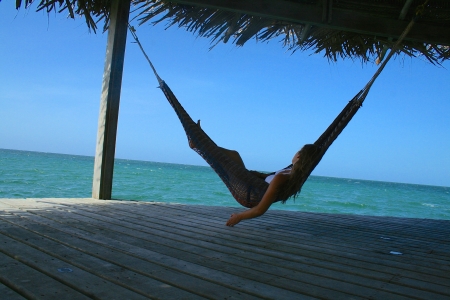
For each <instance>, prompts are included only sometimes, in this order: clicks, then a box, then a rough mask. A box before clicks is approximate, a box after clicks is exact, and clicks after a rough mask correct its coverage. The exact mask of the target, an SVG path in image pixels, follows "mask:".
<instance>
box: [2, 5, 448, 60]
mask: <svg viewBox="0 0 450 300" xmlns="http://www.w3.org/2000/svg"><path fill="white" fill-rule="evenodd" d="M0 1H1V0H0ZM22 2H24V3H22ZM32 2H33V1H32V0H25V1H20V0H17V1H16V6H17V7H18V8H19V7H21V6H22V5H24V6H26V7H27V6H29V5H30V4H31V3H32ZM131 2H132V8H131V10H132V11H134V13H135V14H137V17H136V19H137V20H138V22H139V24H145V23H159V22H165V23H166V24H167V26H174V25H175V26H179V27H181V28H184V29H186V30H188V31H191V32H194V33H195V34H197V35H199V36H202V37H206V38H209V39H210V40H211V43H212V45H213V46H214V45H216V44H217V43H220V42H233V43H235V44H236V45H239V46H242V45H244V44H245V43H246V42H247V41H248V40H250V39H256V40H258V41H263V42H264V41H269V40H272V39H278V40H281V41H282V44H283V46H284V47H286V48H288V49H289V50H291V51H298V50H312V51H314V52H316V53H321V54H323V55H324V56H325V57H327V58H328V59H330V60H337V59H338V58H339V57H341V58H351V59H361V60H362V61H363V62H367V61H374V60H375V59H376V58H378V57H379V56H380V55H381V56H382V55H383V52H384V51H385V50H386V49H387V48H390V47H391V46H392V45H393V43H395V41H396V39H397V38H398V37H399V36H400V34H401V32H402V31H403V30H404V28H405V27H406V26H407V24H408V23H409V21H410V20H411V19H412V18H413V17H414V16H415V15H416V13H417V11H418V10H420V15H419V16H420V18H418V19H417V21H416V24H415V25H414V27H413V29H412V30H411V32H410V33H409V34H408V36H407V37H406V39H405V40H404V41H403V42H402V44H401V47H400V49H399V52H402V53H404V54H406V55H409V56H418V55H421V56H424V57H426V58H427V59H428V60H429V61H431V62H432V63H441V62H442V61H444V60H447V59H449V58H450V47H449V46H450V1H447V0H429V1H426V0H334V1H333V0H240V1H226V0H184V1H161V0H147V1H144V0H132V1H131ZM110 3H111V0H103V1H95V0H84V1H81V0H41V1H39V4H38V6H37V10H47V11H48V12H50V11H59V12H61V11H66V12H69V14H70V15H71V16H75V15H81V16H84V18H85V19H86V23H87V25H88V26H89V28H91V29H93V30H94V31H95V29H96V23H98V22H99V21H101V20H103V21H104V26H105V27H104V28H106V27H107V25H108V14H109V7H110ZM424 3H425V5H423V4H424ZM68 4H70V5H68Z"/></svg>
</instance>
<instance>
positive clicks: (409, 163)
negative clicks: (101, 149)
mask: <svg viewBox="0 0 450 300" xmlns="http://www.w3.org/2000/svg"><path fill="white" fill-rule="evenodd" d="M133 25H135V26H136V25H137V24H136V23H134V24H133ZM136 28H137V30H138V31H137V33H138V35H139V37H140V40H141V42H142V44H143V46H144V48H145V49H146V51H147V53H148V55H149V56H150V58H151V59H152V61H153V63H154V65H155V67H156V68H157V70H158V72H159V74H160V76H161V77H162V78H163V79H164V80H165V81H166V82H167V83H168V84H169V86H170V87H171V88H172V90H173V91H174V92H175V94H176V95H177V96H178V98H179V100H180V102H181V103H182V104H183V105H184V107H185V108H186V110H187V111H188V112H189V113H190V114H191V116H192V118H193V119H195V120H196V119H201V120H202V127H203V128H204V129H205V131H206V132H207V133H208V134H209V135H210V136H211V137H212V138H213V139H214V140H215V141H216V142H217V143H218V144H219V145H221V146H223V147H226V148H231V149H236V150H238V151H239V152H240V153H241V155H242V157H243V159H244V161H245V162H246V165H247V167H248V168H249V169H256V170H267V171H271V170H276V169H279V168H282V167H284V166H286V165H287V164H288V163H289V162H290V160H291V158H292V156H293V154H294V153H295V152H296V151H297V150H298V149H299V148H300V147H301V146H302V145H303V144H306V143H312V142H314V141H315V140H316V139H317V138H318V137H319V135H320V134H321V133H322V132H323V131H324V130H325V129H326V128H327V126H328V125H329V124H330V123H331V122H332V120H333V119H334V117H335V116H336V115H337V114H338V113H339V112H340V110H341V109H342V108H343V107H344V106H345V104H346V103H347V102H348V101H349V100H350V99H351V98H352V97H353V96H354V95H355V94H356V93H357V92H358V91H359V90H360V89H361V88H362V87H363V86H364V85H365V84H366V82H367V81H368V80H369V79H370V78H371V77H372V75H373V73H374V72H375V71H376V66H375V65H373V64H367V65H362V64H361V63H360V62H359V61H352V60H345V61H343V60H340V61H338V62H336V63H334V62H328V61H327V59H325V58H324V57H323V55H321V54H312V53H311V52H304V53H300V52H298V53H297V52H296V53H294V54H292V53H290V52H287V51H286V50H285V49H283V48H282V47H281V44H280V43H279V42H278V41H275V40H273V41H271V42H269V43H256V42H255V41H250V42H248V44H246V45H245V46H244V47H236V46H234V45H232V44H219V45H218V46H216V47H215V48H214V49H213V50H211V51H210V50H209V47H210V44H209V41H208V40H206V39H203V38H197V37H195V36H194V35H193V34H192V33H189V32H187V31H185V30H183V29H178V28H175V27H174V28H169V29H167V30H165V26H164V25H161V26H150V25H143V26H140V27H137V26H136ZM0 38H1V41H2V42H1V43H2V45H1V46H0V66H1V67H0V105H1V110H0V148H4V149H18V150H30V151H42V152H53V153H67V154H79V155H89V156H93V155H94V153H95V142H96V134H97V121H98V113H99V103H100V91H101V84H102V75H103V63H104V57H105V50H106V33H105V34H103V33H101V30H100V32H99V33H97V34H94V33H92V32H91V33H90V32H89V31H88V29H87V27H86V25H85V23H84V21H83V20H82V19H77V20H72V19H67V18H66V15H65V14H64V13H63V14H54V13H52V14H50V15H47V14H44V13H42V12H38V13H37V12H35V5H34V6H32V7H31V9H29V10H25V9H22V10H20V11H19V12H17V11H16V10H15V8H14V3H13V2H9V1H8V2H6V1H3V2H1V3H0ZM128 39H129V42H128V44H127V49H126V58H125V68H124V77H123V84H122V97H121V107H120V115H119V127H118V136H117V150H116V157H117V158H127V159H137V160H148V161H158V162H172V163H183V164H193V165H205V163H204V162H203V161H202V159H201V158H200V157H198V156H197V154H196V153H194V152H193V151H192V150H190V149H189V148H188V146H187V141H186V137H185V135H184V132H183V130H182V127H181V125H180V124H179V122H178V120H177V118H176V116H175V114H174V112H173V111H172V109H171V107H170V106H169V104H168V103H167V101H166V100H165V98H164V96H163V94H162V93H161V91H160V90H159V89H157V88H156V86H157V82H156V80H155V78H154V77H153V74H152V72H151V70H150V68H149V67H148V65H147V63H146V61H145V59H144V57H143V56H142V54H141V53H140V50H139V49H138V47H137V45H135V44H133V43H132V39H131V35H129V36H128ZM449 68H450V64H449V63H445V64H444V65H443V67H436V66H433V65H431V64H430V63H428V62H427V61H425V59H424V58H422V57H418V58H413V59H411V58H406V57H399V58H397V59H395V60H392V61H391V62H390V63H389V64H388V66H387V67H386V69H385V70H384V71H383V73H382V74H381V75H380V77H379V78H378V80H377V82H376V83H375V84H374V86H373V87H372V90H371V92H370V94H369V96H368V97H367V99H366V101H365V103H364V106H363V107H362V108H361V109H360V111H359V112H358V114H357V115H356V116H355V118H354V119H353V120H352V122H351V123H350V124H349V126H348V127H347V128H346V129H345V130H344V132H343V133H342V134H341V136H340V137H339V138H338V140H337V141H336V142H335V143H334V144H333V145H332V146H331V147H330V149H329V150H328V152H327V154H326V155H325V157H324V158H323V160H322V162H321V163H320V164H319V166H318V167H317V168H316V169H315V171H314V172H313V175H319V176H332V177H342V178H354V179H368V180H380V181H392V182H404V183H417V184H427V185H439V186H450V155H449V153H450V151H449V149H450V85H449V82H450V71H449Z"/></svg>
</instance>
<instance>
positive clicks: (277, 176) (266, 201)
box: [189, 123, 318, 226]
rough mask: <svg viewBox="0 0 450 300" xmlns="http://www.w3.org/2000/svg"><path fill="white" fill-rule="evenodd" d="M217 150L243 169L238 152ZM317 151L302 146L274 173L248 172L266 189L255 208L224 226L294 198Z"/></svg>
mask: <svg viewBox="0 0 450 300" xmlns="http://www.w3.org/2000/svg"><path fill="white" fill-rule="evenodd" d="M198 125H200V123H198ZM189 147H191V148H192V149H194V150H195V149H196V147H195V146H194V144H193V143H192V141H189ZM219 148H220V150H221V151H222V152H223V153H224V154H225V155H227V156H228V157H229V158H231V159H232V160H233V161H234V162H235V163H237V164H238V165H239V166H240V167H242V168H245V165H244V161H243V160H242V158H241V155H240V154H239V152H237V151H235V150H229V149H225V148H222V147H219ZM317 150H318V147H317V146H315V145H313V144H307V145H305V146H303V148H302V149H300V151H298V152H296V153H295V155H294V157H293V158H292V164H291V165H289V166H288V167H286V168H284V169H281V170H279V171H277V172H274V173H268V174H265V173H261V172H257V171H250V172H251V173H252V174H253V175H255V176H256V177H258V178H260V179H263V180H265V182H267V183H268V184H269V185H268V188H267V190H266V191H265V193H264V195H263V196H262V198H261V201H259V203H258V204H257V205H256V206H254V207H252V208H250V209H248V210H246V211H243V212H240V213H234V214H232V215H231V217H230V219H229V220H228V221H227V223H226V225H227V226H234V225H236V224H238V223H239V222H240V221H242V220H245V219H252V218H256V217H259V216H261V215H263V214H264V213H265V212H266V211H267V210H268V209H269V207H270V206H271V205H272V203H274V202H277V201H282V203H284V202H286V200H287V199H288V198H289V197H291V196H294V197H295V196H296V195H297V194H298V193H299V192H300V189H301V185H303V182H304V179H303V178H305V171H306V173H308V175H309V173H310V171H309V170H310V169H311V164H312V163H313V162H314V159H312V158H313V157H315V154H316V153H317V152H318V151H317ZM292 191H294V192H292Z"/></svg>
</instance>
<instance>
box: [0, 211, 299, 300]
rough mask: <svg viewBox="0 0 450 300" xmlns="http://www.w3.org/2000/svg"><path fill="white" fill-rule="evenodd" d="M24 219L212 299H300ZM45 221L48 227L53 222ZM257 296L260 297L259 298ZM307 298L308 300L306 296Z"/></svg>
mask: <svg viewBox="0 0 450 300" xmlns="http://www.w3.org/2000/svg"><path fill="white" fill-rule="evenodd" d="M23 216H26V217H27V218H13V217H10V218H8V220H9V221H10V222H11V220H12V219H14V224H17V225H19V224H21V226H26V227H27V228H28V230H30V231H33V232H35V233H38V234H43V235H45V236H46V237H50V238H53V239H55V240H57V241H59V242H60V243H63V244H64V245H66V246H73V247H77V248H79V249H83V251H84V252H86V253H89V255H91V256H95V257H98V258H102V259H105V260H107V261H108V262H111V263H117V264H119V265H120V266H121V267H124V268H129V269H131V270H133V271H135V272H139V273H141V274H145V275H146V276H150V277H151V276H152V274H156V275H153V276H157V277H158V278H159V279H160V280H162V281H164V282H167V283H170V284H171V285H174V286H178V287H180V288H183V289H185V290H188V291H190V292H192V293H197V294H200V295H203V296H205V297H208V298H215V299H219V298H223V297H226V298H227V299H242V298H246V299H256V298H259V297H263V298H264V297H267V296H269V297H270V295H272V297H277V298H278V299H292V297H296V296H298V294H297V293H292V292H289V291H284V290H281V289H276V288H270V289H269V288H268V287H267V286H265V285H264V284H258V283H257V282H252V281H250V280H247V279H245V278H239V277H237V276H231V275H229V274H226V273H224V272H221V271H217V270H211V269H208V268H203V267H201V266H198V265H195V264H192V263H189V262H187V261H184V260H182V259H180V258H171V257H167V256H166V255H162V254H159V253H155V252H152V251H149V250H147V249H144V248H141V247H135V246H131V245H129V244H127V243H124V242H121V241H120V240H116V239H111V238H105V237H104V236H103V235H102V234H97V235H91V234H86V231H84V230H81V231H80V230H76V229H75V228H71V227H69V228H67V227H64V228H63V229H62V231H61V225H60V224H55V225H54V227H49V228H48V229H46V228H45V227H42V225H40V224H37V223H33V222H32V223H31V224H30V221H28V220H27V219H28V217H29V218H30V219H31V218H33V216H31V215H30V216H28V215H23ZM34 217H36V216H34ZM2 219H3V217H2ZM43 221H44V222H47V223H48V224H50V223H53V222H49V221H45V220H43ZM27 224H28V225H27ZM41 224H42V223H41ZM44 226H45V225H44ZM37 230H39V232H38V231H37ZM71 235H77V236H78V237H82V239H78V240H77V241H72V239H73V238H72V236H71ZM116 237H117V236H116ZM180 257H182V255H180ZM252 294H253V296H252ZM254 295H259V296H257V297H255V296H254ZM305 299H307V297H306V296H305Z"/></svg>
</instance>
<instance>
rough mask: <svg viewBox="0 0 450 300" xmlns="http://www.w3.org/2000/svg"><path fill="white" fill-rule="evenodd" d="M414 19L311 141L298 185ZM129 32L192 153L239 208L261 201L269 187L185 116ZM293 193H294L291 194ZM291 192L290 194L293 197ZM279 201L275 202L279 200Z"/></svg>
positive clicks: (359, 103)
mask: <svg viewBox="0 0 450 300" xmlns="http://www.w3.org/2000/svg"><path fill="white" fill-rule="evenodd" d="M414 21H415V19H413V20H412V21H411V22H410V23H409V25H408V26H407V27H406V29H405V30H404V32H403V33H402V35H401V36H400V37H399V39H398V41H397V43H396V44H395V45H394V46H393V48H392V50H391V51H390V53H389V55H388V56H387V57H386V59H385V60H384V62H383V63H382V64H381V65H380V66H379V68H378V70H377V72H376V73H375V75H374V76H373V77H372V78H371V80H369V82H368V83H367V84H366V86H365V87H364V88H363V89H362V90H361V91H360V92H359V93H358V94H356V96H355V97H353V99H352V100H351V101H350V102H349V103H348V104H347V105H346V106H345V107H344V109H343V110H342V111H341V113H340V114H339V115H338V116H337V117H336V119H335V120H334V121H333V122H332V123H331V125H330V126H329V127H328V128H327V129H326V130H325V131H324V133H323V134H322V135H321V136H320V137H319V138H318V139H317V141H315V142H314V145H315V146H316V147H317V149H318V151H316V154H315V155H314V157H313V158H312V159H313V161H312V163H311V164H310V165H309V168H308V169H307V170H305V171H304V173H303V175H302V178H301V179H300V180H301V185H300V188H301V186H302V185H303V184H304V182H305V181H306V179H307V178H308V177H309V175H310V174H311V172H312V171H313V170H314V168H315V167H316V166H317V164H318V163H319V162H320V160H321V159H322V157H323V156H324V154H325V152H326V151H327V150H328V148H329V147H330V146H331V144H332V143H333V142H334V141H335V140H336V138H337V137H338V136H339V134H340V133H341V132H342V131H343V130H344V128H345V127H346V126H347V124H348V123H349V122H350V120H351V119H352V118H353V116H354V115H355V114H356V112H357V111H358V110H359V108H360V107H361V106H362V104H363V102H364V100H365V98H366V96H367V94H368V93H369V90H370V88H371V87H372V84H373V83H374V82H375V79H376V78H377V77H378V75H379V74H380V73H381V71H382V70H383V69H384V67H385V65H386V64H387V62H388V61H389V59H390V58H391V57H392V56H393V54H394V53H395V50H396V48H397V47H398V45H399V44H400V42H401V41H402V40H403V38H404V37H405V36H406V34H407V33H408V32H409V30H410V29H411V27H412V25H413V24H414ZM129 28H130V32H131V34H132V35H133V37H134V39H135V41H136V43H137V44H138V45H139V47H140V48H141V50H142V53H143V54H144V56H145V57H146V59H147V61H148V62H149V63H150V67H151V68H152V70H153V72H154V74H155V76H156V78H157V80H158V82H159V88H161V90H162V91H163V93H164V95H165V96H166V98H167V100H168V101H169V103H170V105H171V106H172V107H173V109H174V110H175V113H176V114H177V116H178V118H179V120H180V122H181V124H182V126H183V128H184V130H185V132H186V136H187V138H188V141H190V142H192V144H193V145H194V148H193V149H194V150H195V151H196V152H197V153H198V154H199V155H200V156H201V157H202V158H203V159H204V160H205V161H206V162H207V163H208V164H209V165H210V166H211V168H212V169H213V170H214V171H215V172H216V173H217V175H219V177H220V179H221V180H222V181H223V182H224V183H225V185H226V186H227V188H228V190H229V191H230V192H231V194H232V195H233V197H234V198H235V199H236V201H237V202H239V203H240V204H241V205H242V206H245V207H248V208H251V207H254V206H256V205H258V203H259V202H260V201H261V199H262V197H263V196H264V193H265V192H266V190H267V188H268V186H269V184H268V183H267V182H266V181H265V180H264V179H261V178H259V177H257V176H256V175H255V174H253V173H252V172H250V171H249V170H247V169H246V168H245V167H244V166H242V165H240V164H238V163H237V162H235V161H234V160H233V159H231V158H230V157H229V156H228V155H227V154H226V153H224V152H223V150H222V149H221V148H220V147H219V146H217V145H216V143H214V141H213V140H212V139H211V138H210V137H209V136H208V135H207V134H206V133H205V132H204V131H203V129H202V128H201V127H200V126H199V125H198V124H197V123H195V122H194V121H193V120H192V118H191V117H190V116H189V114H188V113H187V112H186V111H185V110H184V108H183V107H182V106H181V104H180V102H179V101H178V99H177V98H176V96H175V95H174V93H173V92H172V90H171V89H170V88H169V86H168V85H167V84H166V83H165V82H164V81H163V80H162V79H161V78H160V77H159V75H158V74H157V72H156V69H155V68H154V66H153V64H152V62H151V61H150V59H149V58H148V56H147V54H146V53H145V51H144V49H143V47H142V45H141V43H140V42H139V39H138V37H137V35H136V32H135V30H134V28H133V27H131V26H130V25H129ZM295 192H297V191H295ZM295 192H293V193H292V194H294V193H295ZM280 200H281V199H277V201H280Z"/></svg>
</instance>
